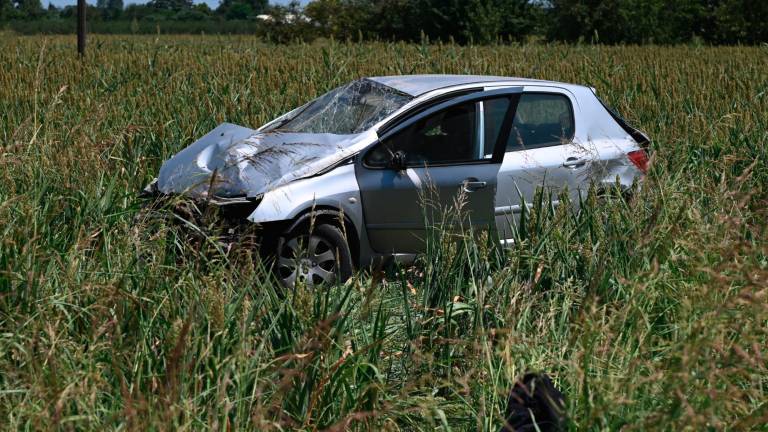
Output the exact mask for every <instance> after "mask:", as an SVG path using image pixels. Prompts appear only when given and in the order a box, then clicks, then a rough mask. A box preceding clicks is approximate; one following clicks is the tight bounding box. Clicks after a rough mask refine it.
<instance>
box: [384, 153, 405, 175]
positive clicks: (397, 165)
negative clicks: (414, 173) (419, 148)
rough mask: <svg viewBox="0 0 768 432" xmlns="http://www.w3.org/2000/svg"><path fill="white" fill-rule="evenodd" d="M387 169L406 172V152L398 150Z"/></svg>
mask: <svg viewBox="0 0 768 432" xmlns="http://www.w3.org/2000/svg"><path fill="white" fill-rule="evenodd" d="M387 168H391V169H393V170H397V171H404V170H405V168H406V163H405V152H404V151H402V150H398V151H396V152H395V153H393V154H392V158H391V159H390V160H389V165H388V166H387Z"/></svg>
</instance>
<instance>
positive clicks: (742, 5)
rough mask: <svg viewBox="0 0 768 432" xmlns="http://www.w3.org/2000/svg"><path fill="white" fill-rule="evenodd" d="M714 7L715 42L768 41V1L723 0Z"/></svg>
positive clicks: (751, 42)
mask: <svg viewBox="0 0 768 432" xmlns="http://www.w3.org/2000/svg"><path fill="white" fill-rule="evenodd" d="M717 3H718V4H717V5H715V7H714V8H713V21H714V24H715V27H716V30H715V34H714V37H713V38H712V39H713V42H719V43H749V44H755V43H760V42H768V1H766V0H722V1H719V2H717Z"/></svg>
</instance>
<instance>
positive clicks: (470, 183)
mask: <svg viewBox="0 0 768 432" xmlns="http://www.w3.org/2000/svg"><path fill="white" fill-rule="evenodd" d="M486 186H488V182H484V181H480V180H478V179H476V178H474V177H470V178H468V179H464V181H463V182H461V187H462V188H464V192H474V191H476V190H478V189H482V188H484V187H486Z"/></svg>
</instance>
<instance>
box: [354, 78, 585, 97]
mask: <svg viewBox="0 0 768 432" xmlns="http://www.w3.org/2000/svg"><path fill="white" fill-rule="evenodd" d="M365 79H367V80H370V81H374V82H376V83H379V84H382V85H384V86H387V87H390V88H392V89H394V90H397V91H398V92H402V93H405V94H407V95H410V96H412V97H413V98H414V99H420V98H421V97H423V96H426V95H428V94H436V93H435V92H438V93H437V94H439V93H440V92H450V91H453V90H460V89H464V88H471V87H474V86H484V87H488V86H526V85H529V86H533V85H535V86H555V87H561V88H566V89H568V88H575V87H579V88H591V87H589V86H585V85H581V84H572V83H566V82H559V81H548V80H539V79H534V78H521V77H503V76H490V75H392V76H378V77H366V78H365ZM418 80H434V81H440V80H443V81H445V83H444V85H443V84H437V85H435V86H432V87H428V86H426V85H418V83H417V81H418Z"/></svg>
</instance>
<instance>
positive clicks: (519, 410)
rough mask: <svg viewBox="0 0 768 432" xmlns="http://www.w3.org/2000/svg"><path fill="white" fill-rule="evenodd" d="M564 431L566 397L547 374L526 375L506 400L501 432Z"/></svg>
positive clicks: (518, 381)
mask: <svg viewBox="0 0 768 432" xmlns="http://www.w3.org/2000/svg"><path fill="white" fill-rule="evenodd" d="M562 430H565V397H564V396H563V394H562V393H561V392H560V390H558V389H557V388H556V387H555V385H554V384H552V380H551V379H549V376H547V375H546V374H536V373H528V374H525V376H523V378H522V379H519V380H517V382H516V383H515V386H514V387H513V388H512V391H511V392H510V394H509V399H508V400H507V411H506V414H505V422H504V426H502V428H501V431H500V432H513V431H514V432H532V431H541V432H548V431H549V432H555V431H562Z"/></svg>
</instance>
